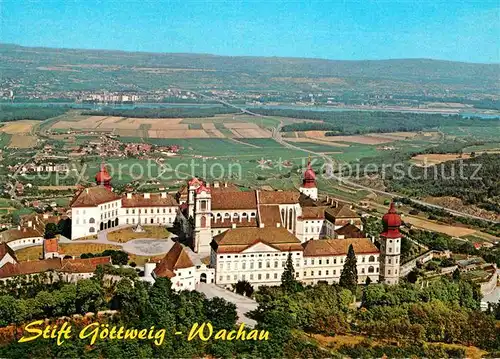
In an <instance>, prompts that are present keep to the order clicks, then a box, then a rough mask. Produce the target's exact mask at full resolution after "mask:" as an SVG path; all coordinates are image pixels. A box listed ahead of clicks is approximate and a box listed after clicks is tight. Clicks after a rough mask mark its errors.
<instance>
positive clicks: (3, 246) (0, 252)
mask: <svg viewBox="0 0 500 359" xmlns="http://www.w3.org/2000/svg"><path fill="white" fill-rule="evenodd" d="M7 254H9V255H10V256H11V257H12V259H14V260H15V261H16V262H17V258H16V253H15V252H14V251H13V250H12V248H10V247H9V245H8V244H7V243H0V260H2V259H3V257H5V256H6V255H7Z"/></svg>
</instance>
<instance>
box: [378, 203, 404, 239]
mask: <svg viewBox="0 0 500 359" xmlns="http://www.w3.org/2000/svg"><path fill="white" fill-rule="evenodd" d="M382 222H383V224H384V231H383V232H382V233H381V234H380V235H381V236H382V237H385V238H400V237H401V233H399V227H400V226H401V224H402V221H401V217H400V216H399V214H398V213H397V212H396V207H395V205H394V202H391V206H390V207H389V211H387V213H386V214H384V216H383V217H382Z"/></svg>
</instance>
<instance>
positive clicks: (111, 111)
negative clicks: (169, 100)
mask: <svg viewBox="0 0 500 359" xmlns="http://www.w3.org/2000/svg"><path fill="white" fill-rule="evenodd" d="M239 112H240V111H239V110H237V109H235V108H231V107H222V106H214V107H175V108H138V107H136V108H134V109H116V108H110V107H105V108H103V109H101V110H94V111H84V112H82V114H83V115H95V116H121V117H137V118H193V117H214V116H216V115H221V114H228V113H239Z"/></svg>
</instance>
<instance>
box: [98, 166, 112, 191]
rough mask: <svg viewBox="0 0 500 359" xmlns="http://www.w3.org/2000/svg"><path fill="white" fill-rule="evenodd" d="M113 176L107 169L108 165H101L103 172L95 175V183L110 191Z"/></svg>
mask: <svg viewBox="0 0 500 359" xmlns="http://www.w3.org/2000/svg"><path fill="white" fill-rule="evenodd" d="M111 179H112V177H111V175H110V174H109V173H108V170H107V169H106V165H105V164H104V163H102V164H101V170H100V171H99V172H97V174H96V175H95V181H96V183H97V184H98V185H104V186H105V187H106V188H108V189H110V188H111V186H110V182H111Z"/></svg>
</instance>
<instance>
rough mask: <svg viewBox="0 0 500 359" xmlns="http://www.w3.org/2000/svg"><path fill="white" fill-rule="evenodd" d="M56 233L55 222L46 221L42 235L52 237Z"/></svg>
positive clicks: (47, 237)
mask: <svg viewBox="0 0 500 359" xmlns="http://www.w3.org/2000/svg"><path fill="white" fill-rule="evenodd" d="M57 233H58V231H57V225H56V224H55V223H47V225H46V226H45V234H44V236H43V237H44V238H45V239H50V238H54V237H55V236H56V234H57Z"/></svg>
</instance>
